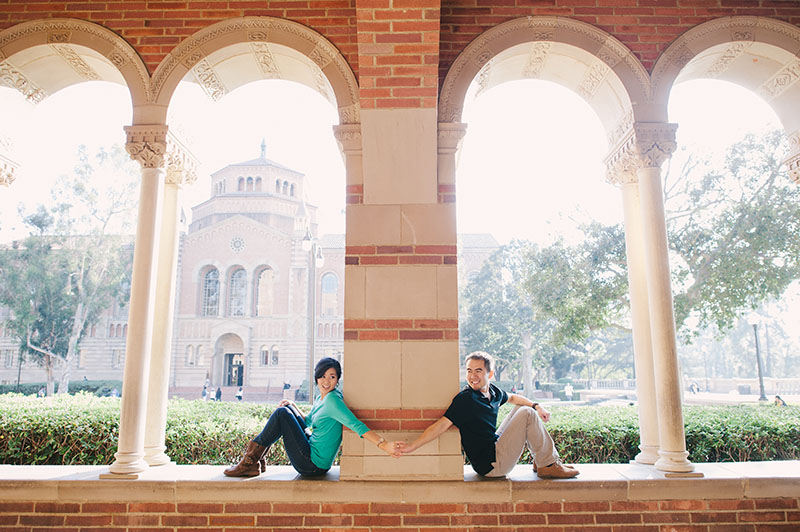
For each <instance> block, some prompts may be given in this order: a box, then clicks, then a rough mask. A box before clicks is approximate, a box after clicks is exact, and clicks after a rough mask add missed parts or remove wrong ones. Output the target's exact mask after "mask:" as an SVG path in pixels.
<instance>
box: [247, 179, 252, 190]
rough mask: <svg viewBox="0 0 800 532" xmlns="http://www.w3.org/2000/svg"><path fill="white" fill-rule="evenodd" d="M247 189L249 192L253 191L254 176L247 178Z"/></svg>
mask: <svg viewBox="0 0 800 532" xmlns="http://www.w3.org/2000/svg"><path fill="white" fill-rule="evenodd" d="M247 191H248V192H252V191H253V178H252V177H248V178H247Z"/></svg>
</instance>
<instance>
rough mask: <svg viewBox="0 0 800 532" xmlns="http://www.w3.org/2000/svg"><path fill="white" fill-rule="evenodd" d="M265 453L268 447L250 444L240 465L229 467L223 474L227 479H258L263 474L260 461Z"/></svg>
mask: <svg viewBox="0 0 800 532" xmlns="http://www.w3.org/2000/svg"><path fill="white" fill-rule="evenodd" d="M265 451H266V447H264V446H263V445H259V444H257V443H256V442H254V441H250V442H248V444H247V449H245V451H244V456H242V459H241V460H239V463H238V464H236V465H235V466H231V467H229V468H228V469H226V470H225V471H223V473H224V474H225V476H226V477H257V476H258V475H259V474H260V473H261V471H260V470H259V465H258V461H259V459H260V458H261V456H262V455H263V454H264V452H265Z"/></svg>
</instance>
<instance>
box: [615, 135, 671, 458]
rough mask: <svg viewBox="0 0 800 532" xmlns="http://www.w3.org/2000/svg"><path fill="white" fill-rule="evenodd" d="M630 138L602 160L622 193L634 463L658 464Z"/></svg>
mask: <svg viewBox="0 0 800 532" xmlns="http://www.w3.org/2000/svg"><path fill="white" fill-rule="evenodd" d="M632 140H633V136H632V134H629V135H628V136H627V137H626V138H625V139H624V140H623V141H622V143H621V144H620V145H619V146H617V148H616V149H615V150H614V151H613V152H612V153H611V155H610V156H609V157H608V158H607V159H606V165H607V167H608V173H607V180H608V181H609V182H610V183H611V184H614V185H618V186H619V187H620V190H621V192H622V206H623V212H624V216H625V253H626V257H627V263H628V287H629V288H628V289H629V293H630V301H631V326H632V329H633V359H634V367H635V368H636V399H637V405H638V412H639V441H640V443H639V449H640V451H641V452H639V454H637V455H636V458H635V460H636V461H637V462H639V463H641V464H649V465H652V464H655V463H656V461H657V460H658V457H659V456H658V450H659V437H658V410H657V408H656V395H655V375H654V370H653V347H652V340H651V335H650V310H649V305H648V297H647V279H646V276H645V259H644V236H643V234H642V212H641V207H640V201H639V181H638V179H637V177H636V169H637V167H638V166H639V157H638V156H637V154H635V153H634V152H633V150H632Z"/></svg>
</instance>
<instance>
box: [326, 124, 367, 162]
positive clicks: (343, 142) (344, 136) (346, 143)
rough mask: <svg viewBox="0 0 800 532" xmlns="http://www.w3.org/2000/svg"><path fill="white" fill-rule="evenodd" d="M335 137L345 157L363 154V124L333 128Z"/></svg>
mask: <svg viewBox="0 0 800 532" xmlns="http://www.w3.org/2000/svg"><path fill="white" fill-rule="evenodd" d="M333 136H334V137H336V142H338V143H339V149H340V150H341V151H342V153H344V154H345V155H350V154H358V153H361V151H362V144H361V140H362V137H361V124H343V125H341V126H333Z"/></svg>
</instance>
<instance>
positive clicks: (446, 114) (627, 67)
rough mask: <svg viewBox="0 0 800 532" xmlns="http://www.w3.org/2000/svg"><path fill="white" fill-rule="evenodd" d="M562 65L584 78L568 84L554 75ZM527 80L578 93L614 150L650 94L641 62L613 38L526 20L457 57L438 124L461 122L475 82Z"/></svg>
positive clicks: (564, 23) (547, 20)
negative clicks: (578, 71) (579, 71)
mask: <svg viewBox="0 0 800 532" xmlns="http://www.w3.org/2000/svg"><path fill="white" fill-rule="evenodd" d="M559 61H560V62H571V63H572V64H570V65H566V64H564V67H565V68H571V69H574V68H576V67H578V68H583V70H584V72H583V73H582V75H581V76H571V77H570V78H569V79H567V78H566V77H562V76H558V75H555V74H556V73H557V70H558V69H559V68H560V67H559V66H558V62H559ZM548 62H550V63H551V64H548ZM579 65H582V66H579ZM493 78H494V79H493ZM524 78H534V79H549V80H550V81H554V82H556V83H559V84H560V85H562V86H566V87H567V88H570V89H572V90H575V91H576V92H577V93H578V94H579V95H581V96H582V97H583V98H584V99H586V100H587V101H588V103H589V104H590V105H591V106H592V108H593V109H595V111H596V112H597V114H598V116H599V117H600V120H601V122H602V123H603V125H604V127H605V129H606V132H607V133H608V137H609V144H610V145H613V144H614V140H615V139H614V135H615V132H616V131H617V130H619V129H620V124H621V123H623V124H624V123H625V122H628V121H631V120H632V118H631V117H632V113H633V109H634V105H635V104H636V103H637V102H641V101H646V100H648V99H649V96H650V92H651V91H650V79H649V76H648V74H647V71H646V70H645V68H644V67H643V66H642V64H641V62H640V61H639V60H638V58H636V56H635V55H634V54H633V53H632V52H631V51H630V50H629V49H628V48H627V47H626V46H625V45H624V44H622V43H621V42H620V41H619V40H617V39H616V38H614V37H613V36H611V35H610V34H608V33H606V32H604V31H602V30H600V29H598V28H595V27H594V26H592V25H590V24H587V23H585V22H581V21H578V20H573V19H568V18H563V17H526V18H519V19H514V20H510V21H508V22H504V23H503V24H500V25H498V26H495V27H494V28H492V29H490V30H488V31H486V32H484V33H483V34H481V35H480V36H478V37H477V38H476V39H475V40H474V41H472V42H471V43H470V44H469V45H468V46H467V47H466V48H465V49H464V50H463V51H462V52H461V54H459V56H458V57H457V58H456V60H455V61H454V62H453V65H452V66H451V67H450V70H449V71H448V73H447V75H446V76H445V80H444V83H443V85H442V91H441V95H440V98H439V102H440V104H439V122H440V123H447V122H450V123H458V122H460V121H461V117H462V112H463V107H464V100H465V98H466V96H467V90H468V88H469V86H470V85H471V84H472V82H473V80H475V79H477V80H478V83H479V85H480V84H484V87H485V88H489V87H491V86H494V85H497V84H499V83H503V82H504V81H511V80H513V79H524ZM479 90H480V86H479Z"/></svg>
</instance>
